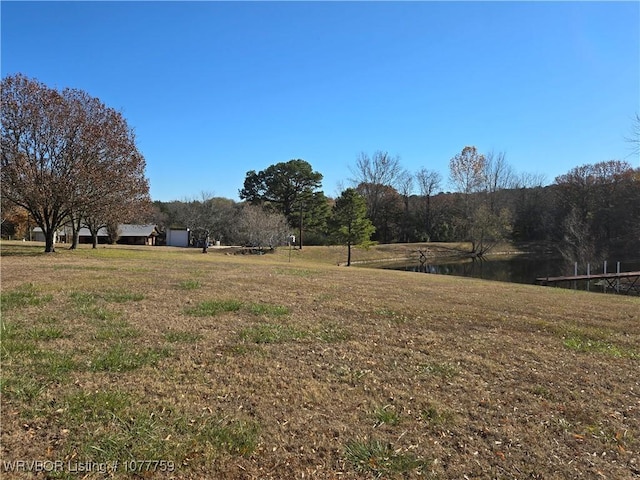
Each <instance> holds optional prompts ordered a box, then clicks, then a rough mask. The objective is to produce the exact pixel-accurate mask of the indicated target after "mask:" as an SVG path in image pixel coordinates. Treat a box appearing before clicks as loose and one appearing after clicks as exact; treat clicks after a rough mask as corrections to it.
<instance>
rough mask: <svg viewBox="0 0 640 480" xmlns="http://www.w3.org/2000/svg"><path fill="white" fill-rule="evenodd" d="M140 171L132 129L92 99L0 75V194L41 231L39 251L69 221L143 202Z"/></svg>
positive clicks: (49, 246)
mask: <svg viewBox="0 0 640 480" xmlns="http://www.w3.org/2000/svg"><path fill="white" fill-rule="evenodd" d="M144 170H145V161H144V158H143V156H142V155H141V154H140V152H139V151H138V149H137V147H136V143H135V137H134V134H133V131H132V130H131V129H130V128H129V126H128V125H127V122H126V121H125V119H124V118H123V117H122V115H121V114H120V113H119V112H117V111H115V110H113V109H111V108H108V107H106V106H105V105H104V104H103V103H102V102H101V101H100V100H99V99H97V98H94V97H91V96H89V95H88V94H87V93H86V92H83V91H81V90H76V89H64V90H62V91H58V90H55V89H52V88H49V87H47V86H46V85H44V84H43V83H40V82H39V81H37V80H34V79H30V78H28V77H26V76H24V75H21V74H18V75H14V76H8V77H6V78H4V79H3V80H2V171H1V181H2V195H3V197H4V198H6V199H7V200H8V201H9V202H11V203H13V204H15V205H18V206H21V207H23V208H24V209H25V210H27V211H28V212H29V214H30V215H31V217H32V218H33V220H34V222H35V223H36V224H37V225H38V226H39V227H40V228H41V229H42V231H43V234H44V236H45V252H53V251H54V236H55V232H56V231H57V230H58V229H59V228H60V227H61V226H62V225H64V224H65V223H67V222H69V221H71V222H72V223H73V225H75V226H76V227H78V226H79V225H80V224H81V222H82V220H83V219H85V218H90V217H91V218H102V217H105V216H110V217H111V216H112V214H113V212H120V213H122V214H125V216H126V214H130V213H132V212H136V211H140V208H141V207H142V206H146V205H148V204H149V185H148V181H147V179H146V178H145V176H144ZM110 219H111V218H110Z"/></svg>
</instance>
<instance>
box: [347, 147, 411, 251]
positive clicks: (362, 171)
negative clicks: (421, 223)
mask: <svg viewBox="0 0 640 480" xmlns="http://www.w3.org/2000/svg"><path fill="white" fill-rule="evenodd" d="M351 173H352V175H353V177H352V178H351V179H350V181H351V183H352V185H353V186H354V187H355V188H356V189H357V191H358V193H359V194H360V195H361V196H362V197H363V198H364V200H365V202H366V205H367V217H368V218H369V219H370V220H371V222H372V223H373V225H374V226H375V227H376V229H377V233H376V235H377V236H378V237H380V236H382V235H384V232H386V231H387V229H385V226H384V224H385V223H388V222H387V220H388V219H387V218H385V215H386V214H387V213H388V209H387V208H386V207H387V205H388V200H389V191H390V190H391V189H393V190H394V191H395V192H396V193H397V190H396V189H397V187H398V183H399V181H400V178H401V176H402V173H403V169H402V166H401V165H400V157H398V156H392V155H390V154H389V153H388V152H383V151H381V150H378V151H376V152H374V153H373V155H372V156H369V155H368V154H366V153H364V152H363V153H361V154H360V155H359V156H358V158H357V159H356V165H355V167H354V168H352V169H351ZM378 240H383V241H384V239H382V238H378ZM387 241H388V240H387Z"/></svg>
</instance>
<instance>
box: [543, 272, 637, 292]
mask: <svg viewBox="0 0 640 480" xmlns="http://www.w3.org/2000/svg"><path fill="white" fill-rule="evenodd" d="M584 281H586V282H591V281H603V282H604V288H605V290H606V289H607V288H610V289H612V290H614V291H616V292H619V293H631V292H635V293H637V294H640V272H617V273H596V274H588V275H569V276H564V277H539V278H536V283H538V284H539V285H553V284H557V283H562V282H584Z"/></svg>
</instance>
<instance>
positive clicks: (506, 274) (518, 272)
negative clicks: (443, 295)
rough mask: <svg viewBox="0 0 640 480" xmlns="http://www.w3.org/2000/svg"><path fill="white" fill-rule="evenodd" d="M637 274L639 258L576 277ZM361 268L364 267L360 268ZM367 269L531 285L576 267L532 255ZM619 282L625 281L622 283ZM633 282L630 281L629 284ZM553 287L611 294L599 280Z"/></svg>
mask: <svg viewBox="0 0 640 480" xmlns="http://www.w3.org/2000/svg"><path fill="white" fill-rule="evenodd" d="M618 262H620V265H619V269H620V271H621V272H638V271H640V258H635V259H632V260H624V261H623V260H608V261H607V262H606V265H605V262H597V263H596V262H594V263H590V264H588V265H587V264H585V265H578V267H577V273H578V275H586V274H587V273H590V274H591V275H598V274H601V273H604V272H605V267H606V272H607V273H616V271H617V269H618ZM363 266H364V265H363ZM366 266H368V267H376V268H382V269H388V270H402V271H410V272H415V273H416V274H433V275H455V276H460V277H473V278H480V279H484V280H494V281H500V282H510V283H523V284H529V285H533V284H536V283H537V282H536V279H538V278H544V277H560V276H573V275H574V274H575V272H576V266H575V264H573V263H569V262H567V261H565V260H563V259H562V258H557V257H540V256H532V255H513V256H504V255H494V256H491V255H490V256H487V257H485V258H473V259H472V258H465V259H456V260H451V259H429V258H428V257H427V258H426V259H425V258H424V257H423V258H422V259H420V258H419V257H418V255H416V259H415V260H408V261H403V262H389V263H386V262H384V263H378V264H369V265H366ZM623 281H625V282H626V281H628V280H627V279H624V280H623ZM631 281H633V279H632V280H631ZM637 284H638V285H637V287H638V289H635V288H632V289H631V291H630V292H628V293H630V294H635V295H638V290H640V280H638V281H637ZM554 286H557V287H561V288H574V289H580V290H589V291H593V292H611V291H615V290H614V289H612V288H611V285H610V284H609V282H607V281H604V280H602V279H597V278H596V279H590V280H578V281H566V282H558V283H557V284H554Z"/></svg>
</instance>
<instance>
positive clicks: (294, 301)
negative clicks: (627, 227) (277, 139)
mask: <svg viewBox="0 0 640 480" xmlns="http://www.w3.org/2000/svg"><path fill="white" fill-rule="evenodd" d="M384 248H391V247H383V248H382V249H384ZM42 249H43V248H42V246H40V245H35V246H34V245H30V244H21V243H12V242H4V243H3V244H2V245H1V254H2V255H1V269H2V270H1V274H2V277H1V280H2V284H1V291H2V305H1V307H2V322H1V326H0V331H1V348H0V361H1V366H2V377H1V383H0V387H1V390H0V392H1V408H2V410H1V420H2V421H1V430H2V431H1V445H0V458H1V459H2V460H1V461H2V462H3V465H2V466H0V468H2V471H1V472H0V477H1V478H31V474H30V473H28V472H26V471H25V470H26V469H27V468H29V467H27V466H25V467H22V468H23V469H22V471H19V472H13V473H12V472H8V468H9V467H10V466H14V467H15V466H16V465H18V464H16V463H15V461H25V462H33V461H41V462H43V463H42V464H41V466H42V467H43V468H44V467H47V468H48V469H49V471H46V472H41V473H38V475H39V476H38V477H35V476H34V478H73V479H78V478H177V479H201V478H212V479H213V478H215V479H237V478H247V479H250V478H274V479H284V478H287V479H289V478H291V479H295V478H322V479H324V478H331V479H333V478H343V479H356V478H357V479H360V478H428V479H464V478H469V479H492V478H497V479H516V478H517V479H565V478H585V479H600V478H607V479H630V478H636V477H640V373H639V372H640V299H639V298H637V297H635V298H634V297H626V296H614V295H602V294H594V293H587V292H579V291H573V290H564V289H554V288H548V287H536V286H533V285H531V286H529V285H517V284H504V283H495V282H488V281H481V280H473V279H468V278H456V277H449V276H435V275H419V274H415V273H411V272H401V271H390V270H378V269H366V268H344V267H338V266H337V263H339V262H341V261H344V249H340V248H338V247H335V248H324V249H322V248H317V249H316V248H313V247H305V248H304V249H303V251H302V252H300V251H293V252H292V255H291V260H290V261H289V251H288V250H287V249H280V250H279V251H278V252H277V253H276V254H271V255H262V256H253V255H251V256H249V255H247V256H243V255H233V256H232V255H225V254H224V252H222V251H220V252H216V251H215V250H211V251H210V252H211V253H210V254H208V255H203V254H201V253H200V252H199V250H198V249H171V248H155V247H145V248H120V247H111V246H109V247H107V248H98V249H96V250H92V249H90V248H85V247H84V246H83V247H82V248H80V249H79V250H77V251H73V252H71V251H68V250H65V249H62V248H60V249H58V251H57V253H55V254H43V253H40V252H41V251H42ZM380 250H381V249H380V248H378V249H373V250H371V251H368V252H367V251H362V252H358V253H357V255H356V257H355V259H356V260H358V259H359V257H358V255H360V256H361V257H360V259H363V260H367V259H376V258H381V257H382V256H384V255H387V256H389V252H380ZM391 253H392V255H391V256H396V255H397V256H398V257H400V256H401V255H402V254H403V252H400V251H398V252H391ZM365 257H367V258H365ZM140 461H147V462H146V463H145V462H140ZM46 462H50V463H46ZM55 462H57V463H55ZM34 468H37V467H34ZM78 469H80V470H82V469H85V470H86V471H78ZM34 475H35V474H34Z"/></svg>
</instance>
